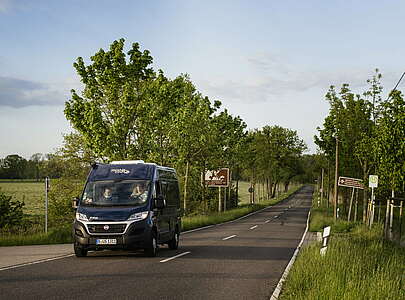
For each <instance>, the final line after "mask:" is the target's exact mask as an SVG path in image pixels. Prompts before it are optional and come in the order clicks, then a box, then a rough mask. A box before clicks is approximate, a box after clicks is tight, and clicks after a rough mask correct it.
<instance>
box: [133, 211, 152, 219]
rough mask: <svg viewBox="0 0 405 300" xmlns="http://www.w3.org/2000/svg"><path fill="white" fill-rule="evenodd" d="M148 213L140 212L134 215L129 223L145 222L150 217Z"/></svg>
mask: <svg viewBox="0 0 405 300" xmlns="http://www.w3.org/2000/svg"><path fill="white" fill-rule="evenodd" d="M148 213H149V212H147V211H143V212H140V213H135V214H132V215H130V216H129V218H128V221H141V220H144V219H146V217H147V216H148Z"/></svg>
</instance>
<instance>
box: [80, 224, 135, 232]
mask: <svg viewBox="0 0 405 300" xmlns="http://www.w3.org/2000/svg"><path fill="white" fill-rule="evenodd" d="M126 226H127V225H126V224H89V225H87V227H88V228H89V232H90V233H124V231H125V227H126Z"/></svg>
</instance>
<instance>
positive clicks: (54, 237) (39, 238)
mask: <svg viewBox="0 0 405 300" xmlns="http://www.w3.org/2000/svg"><path fill="white" fill-rule="evenodd" d="M72 242H73V239H72V227H71V226H63V227H58V228H53V229H50V230H49V231H48V233H45V232H42V233H32V234H2V235H1V237H0V246H24V245H48V244H65V243H72Z"/></svg>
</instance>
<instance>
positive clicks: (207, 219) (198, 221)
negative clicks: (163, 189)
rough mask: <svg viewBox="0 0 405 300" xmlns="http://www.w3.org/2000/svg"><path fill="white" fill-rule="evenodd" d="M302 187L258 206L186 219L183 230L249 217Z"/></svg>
mask: <svg viewBox="0 0 405 300" xmlns="http://www.w3.org/2000/svg"><path fill="white" fill-rule="evenodd" d="M300 188H301V186H297V187H295V188H293V189H290V190H289V191H288V192H287V193H283V194H280V196H279V197H277V198H274V199H271V200H268V201H262V202H259V203H257V204H253V205H251V204H246V205H242V206H240V207H238V208H234V209H231V210H228V211H225V212H221V213H214V214H211V215H208V216H192V217H184V218H182V223H183V230H191V229H195V228H198V227H203V226H207V225H213V224H219V223H223V222H227V221H231V220H234V219H237V218H239V217H242V216H244V215H247V214H249V213H251V212H253V211H257V210H259V209H262V208H265V207H267V206H270V205H274V204H276V203H278V202H280V201H283V200H284V199H286V198H287V197H289V196H290V195H291V194H293V193H295V192H296V191H297V190H298V189H300Z"/></svg>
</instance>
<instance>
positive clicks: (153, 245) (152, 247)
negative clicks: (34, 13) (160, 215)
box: [145, 232, 158, 257]
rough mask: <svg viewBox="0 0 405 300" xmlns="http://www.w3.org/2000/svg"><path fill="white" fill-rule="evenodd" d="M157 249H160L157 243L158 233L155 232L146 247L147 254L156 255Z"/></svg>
mask: <svg viewBox="0 0 405 300" xmlns="http://www.w3.org/2000/svg"><path fill="white" fill-rule="evenodd" d="M157 250H158V244H157V238H156V233H155V232H153V233H152V236H151V238H150V240H149V245H148V247H147V248H145V254H146V255H147V256H149V257H155V256H156V255H157Z"/></svg>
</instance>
